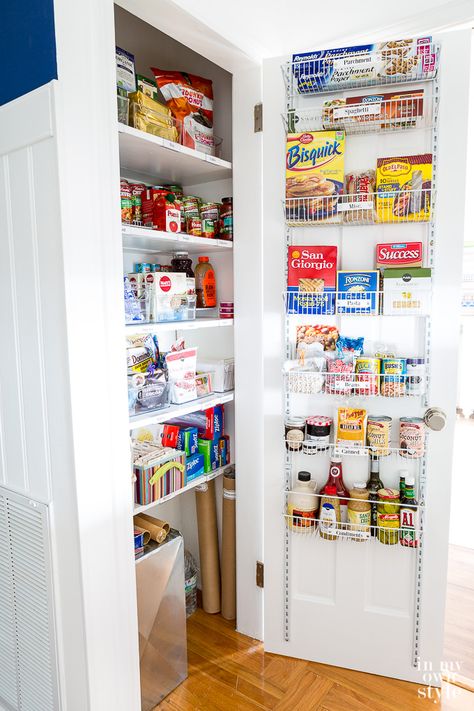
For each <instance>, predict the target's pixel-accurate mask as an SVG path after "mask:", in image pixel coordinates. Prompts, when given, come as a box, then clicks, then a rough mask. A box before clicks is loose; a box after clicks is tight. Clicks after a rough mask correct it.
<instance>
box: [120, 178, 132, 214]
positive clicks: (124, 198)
mask: <svg viewBox="0 0 474 711" xmlns="http://www.w3.org/2000/svg"><path fill="white" fill-rule="evenodd" d="M120 209H121V213H122V223H123V224H126V225H130V224H131V222H132V215H133V203H132V189H131V187H130V184H129V182H128V180H121V181H120Z"/></svg>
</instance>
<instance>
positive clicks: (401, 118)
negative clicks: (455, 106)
mask: <svg viewBox="0 0 474 711" xmlns="http://www.w3.org/2000/svg"><path fill="white" fill-rule="evenodd" d="M383 96H384V95H383V94H369V95H367V96H365V97H356V98H358V99H363V100H361V101H358V102H356V103H354V102H351V101H350V99H343V98H341V99H335V100H333V101H327V102H325V103H324V105H322V106H321V105H320V106H312V107H307V108H296V109H290V110H289V111H288V113H287V114H286V115H284V117H283V120H284V123H285V127H286V130H287V132H288V133H299V132H300V131H335V130H343V131H345V132H346V134H368V133H385V132H387V131H389V132H393V131H406V130H410V129H429V128H431V127H432V126H433V101H432V95H431V94H427V93H426V92H423V91H420V92H415V91H413V92H410V95H406V96H403V94H401V95H399V96H398V97H396V98H389V99H384V98H382V97H383Z"/></svg>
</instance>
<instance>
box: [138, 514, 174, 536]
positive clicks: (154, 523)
mask: <svg viewBox="0 0 474 711" xmlns="http://www.w3.org/2000/svg"><path fill="white" fill-rule="evenodd" d="M133 522H134V524H135V525H136V526H138V527H139V528H144V529H145V531H148V532H149V534H150V536H151V538H152V539H153V540H154V541H156V542H157V543H163V541H164V540H165V538H166V536H167V535H168V533H169V530H170V525H169V523H166V521H160V519H159V518H153V516H147V514H137V516H134V517H133Z"/></svg>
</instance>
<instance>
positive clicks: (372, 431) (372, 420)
mask: <svg viewBox="0 0 474 711" xmlns="http://www.w3.org/2000/svg"><path fill="white" fill-rule="evenodd" d="M391 429H392V418H391V417H388V415H381V416H380V417H378V416H376V415H369V416H368V417H367V444H368V445H369V447H370V448H371V450H372V452H373V453H374V454H376V455H377V456H378V457H388V455H389V454H390V433H391Z"/></svg>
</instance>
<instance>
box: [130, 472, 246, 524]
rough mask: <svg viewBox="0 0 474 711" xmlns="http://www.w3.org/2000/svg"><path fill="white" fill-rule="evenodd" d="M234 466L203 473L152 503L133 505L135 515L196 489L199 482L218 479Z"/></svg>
mask: <svg viewBox="0 0 474 711" xmlns="http://www.w3.org/2000/svg"><path fill="white" fill-rule="evenodd" d="M233 466H234V465H233V464H226V465H225V467H221V468H220V469H216V470H215V471H213V472H209V474H203V475H202V476H198V477H197V478H196V479H193V480H192V481H190V482H189V484H186V486H183V488H182V489H178V491H173V493H172V494H168V495H167V496H162V497H161V499H158V500H157V501H152V502H151V503H150V504H143V506H141V505H140V504H135V505H134V507H133V515H134V516H136V515H137V514H139V513H142V512H143V511H147V510H148V509H152V508H154V507H155V506H159V505H160V504H164V503H165V501H170V500H171V499H174V498H175V496H179V495H180V494H184V492H185V491H191V489H195V488H196V486H199V484H204V482H206V481H212V479H216V478H217V477H218V476H220V475H221V474H223V473H224V471H225V470H226V469H228V468H229V467H233Z"/></svg>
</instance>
